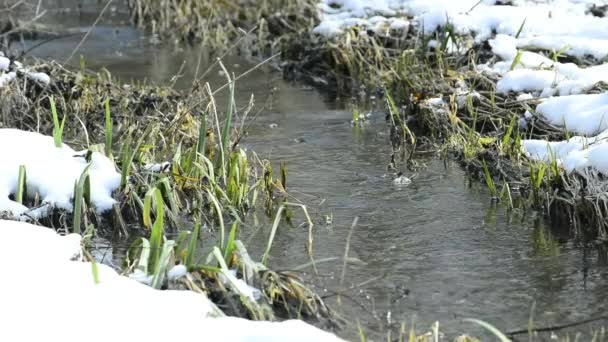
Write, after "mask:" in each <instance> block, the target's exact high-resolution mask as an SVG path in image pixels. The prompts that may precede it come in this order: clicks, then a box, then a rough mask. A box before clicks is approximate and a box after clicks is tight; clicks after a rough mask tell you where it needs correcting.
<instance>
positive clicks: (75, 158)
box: [0, 128, 120, 219]
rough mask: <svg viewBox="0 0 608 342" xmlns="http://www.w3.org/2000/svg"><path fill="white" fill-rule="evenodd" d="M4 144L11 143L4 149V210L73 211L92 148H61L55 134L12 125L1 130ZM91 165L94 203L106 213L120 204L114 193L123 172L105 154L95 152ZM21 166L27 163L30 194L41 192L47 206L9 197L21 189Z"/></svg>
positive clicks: (21, 213)
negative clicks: (32, 205) (31, 205)
mask: <svg viewBox="0 0 608 342" xmlns="http://www.w3.org/2000/svg"><path fill="white" fill-rule="evenodd" d="M0 146H10V148H2V149H1V150H0V161H1V165H0V211H9V212H11V213H12V214H13V215H14V216H16V217H20V218H22V219H25V218H26V217H28V216H29V217H32V218H40V217H44V216H46V215H48V213H49V212H50V210H51V209H52V208H58V209H64V210H67V211H68V212H71V211H72V207H73V205H72V198H73V197H74V184H75V183H76V182H77V181H78V179H79V178H80V176H81V175H82V172H83V171H84V169H85V167H86V166H87V165H88V164H89V162H87V160H86V155H87V152H88V151H86V150H84V151H74V150H73V149H72V148H70V147H69V146H67V145H66V144H63V145H62V147H60V148H57V147H55V143H54V140H53V138H52V137H49V136H45V135H42V134H39V133H35V132H26V131H22V130H18V129H12V128H2V129H0ZM90 164H91V166H90V167H89V177H90V180H91V202H92V204H93V205H94V206H95V208H96V209H97V212H99V213H102V212H104V211H106V210H109V209H111V208H112V205H113V204H114V203H116V201H115V200H114V199H113V198H112V192H113V191H114V190H115V189H117V188H118V186H119V185H120V174H119V173H118V172H116V169H115V166H114V163H113V162H112V161H110V160H109V159H108V158H107V157H105V156H104V155H103V154H101V153H98V152H92V153H91V154H90ZM21 165H23V166H25V171H26V188H27V195H28V196H29V197H34V196H35V195H36V193H38V194H39V195H40V198H41V200H42V203H43V204H46V206H42V207H41V208H38V209H33V210H30V209H28V208H27V207H25V206H24V205H22V204H20V203H17V202H15V201H13V200H11V199H9V195H11V194H14V193H15V192H16V191H17V182H18V179H19V167H20V166H21Z"/></svg>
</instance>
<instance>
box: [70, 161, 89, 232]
mask: <svg viewBox="0 0 608 342" xmlns="http://www.w3.org/2000/svg"><path fill="white" fill-rule="evenodd" d="M90 167H91V164H88V165H87V166H86V167H85V168H84V170H83V171H82V174H81V175H80V178H79V179H78V182H77V183H76V186H75V190H74V229H73V232H74V233H76V234H80V225H81V223H82V203H83V201H84V192H85V183H86V181H87V179H88V178H89V168H90Z"/></svg>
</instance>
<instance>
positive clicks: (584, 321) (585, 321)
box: [507, 315, 608, 336]
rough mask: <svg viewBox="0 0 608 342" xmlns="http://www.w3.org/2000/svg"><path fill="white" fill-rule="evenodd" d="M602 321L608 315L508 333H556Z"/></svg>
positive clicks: (509, 334) (510, 334)
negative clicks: (555, 331) (556, 331)
mask: <svg viewBox="0 0 608 342" xmlns="http://www.w3.org/2000/svg"><path fill="white" fill-rule="evenodd" d="M602 320H608V315H603V316H597V317H591V318H588V319H585V320H582V321H578V322H572V323H566V324H558V325H553V326H548V327H543V328H536V329H521V330H514V331H510V332H507V335H508V336H513V335H521V334H527V333H532V332H547V331H554V330H562V329H566V328H571V327H575V326H578V325H583V324H587V323H593V322H596V321H602Z"/></svg>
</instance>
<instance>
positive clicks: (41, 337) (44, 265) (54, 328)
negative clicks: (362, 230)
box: [0, 220, 341, 342]
mask: <svg viewBox="0 0 608 342" xmlns="http://www.w3.org/2000/svg"><path fill="white" fill-rule="evenodd" d="M0 232H1V233H2V238H3V240H4V241H7V242H8V243H5V244H4V245H3V247H2V248H0V267H1V268H2V272H3V274H4V275H6V276H7V278H6V281H4V282H3V285H2V291H0V303H2V305H1V306H0V321H1V322H2V329H0V340H2V341H47V340H48V341H65V342H77V341H82V340H83V338H84V339H86V340H87V341H94V342H97V341H99V342H107V341H197V340H201V339H203V340H209V341H241V342H257V341H259V342H261V341H269V342H273V341H276V342H279V341H302V342H304V341H320V342H329V341H332V342H334V341H335V342H337V341H341V340H340V339H339V338H338V337H336V336H334V335H333V334H330V333H327V332H324V331H321V330H319V329H317V328H315V327H313V326H311V325H308V324H306V323H304V322H302V321H297V320H290V321H285V322H254V321H248V320H245V319H241V318H235V317H218V318H214V316H217V313H216V312H215V309H214V306H213V305H212V303H211V302H210V301H209V299H207V297H206V296H204V295H201V294H198V293H195V292H191V291H171V290H166V291H159V290H155V289H152V288H150V287H148V286H146V285H143V284H140V283H138V282H136V281H134V280H131V279H129V278H127V277H123V276H120V275H118V274H117V273H116V272H115V271H114V270H113V269H111V268H110V267H108V266H106V265H103V264H97V265H96V266H97V270H98V278H99V283H97V284H96V283H95V282H94V278H93V268H92V264H91V263H89V262H80V261H78V260H79V259H80V258H79V255H80V236H78V235H74V234H72V235H68V236H65V237H63V236H59V235H57V234H55V232H54V231H53V230H51V229H48V228H44V227H39V226H34V225H31V224H28V223H24V222H16V221H3V220H0ZM74 259H77V260H74ZM108 320H111V321H112V322H114V324H106V325H104V326H103V327H99V326H96V324H98V323H100V322H106V321H108ZM161 323H162V324H161Z"/></svg>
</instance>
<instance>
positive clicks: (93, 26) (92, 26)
mask: <svg viewBox="0 0 608 342" xmlns="http://www.w3.org/2000/svg"><path fill="white" fill-rule="evenodd" d="M112 1H113V0H108V2H107V3H106V5H105V6H104V7H103V9H102V10H101V12H100V13H99V15H98V16H97V18H96V19H95V21H94V22H93V25H91V28H90V29H89V30H88V31H87V33H86V34H85V35H84V37H82V39H81V40H80V42H78V45H76V48H74V50H73V51H72V53H71V54H70V56H69V57H68V58H66V60H65V61H64V62H63V66H65V65H66V64H67V63H68V62H69V61H70V59H72V57H74V54H75V53H76V51H78V49H80V46H81V45H82V44H83V43H84V41H85V40H87V38H88V37H89V34H90V33H91V32H92V31H93V29H95V26H97V23H98V22H99V20H100V19H101V17H102V16H103V14H104V13H105V12H106V10H107V9H108V7H110V4H111V3H112Z"/></svg>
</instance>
